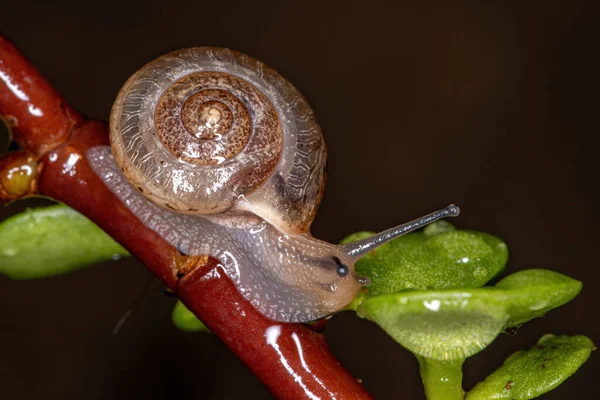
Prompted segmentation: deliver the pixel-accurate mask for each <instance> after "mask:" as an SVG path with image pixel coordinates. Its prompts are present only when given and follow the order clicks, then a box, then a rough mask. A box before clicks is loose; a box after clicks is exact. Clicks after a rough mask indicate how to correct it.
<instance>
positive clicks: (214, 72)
mask: <svg viewBox="0 0 600 400" xmlns="http://www.w3.org/2000/svg"><path fill="white" fill-rule="evenodd" d="M110 130H111V136H110V139H111V146H112V150H113V153H114V155H115V159H116V161H117V164H119V166H120V167H121V169H122V171H123V174H124V175H125V177H126V178H127V180H128V181H129V182H130V183H131V184H132V185H133V186H134V187H135V188H136V189H138V191H140V192H141V193H142V194H143V195H144V196H146V197H147V198H148V199H149V200H151V201H152V202H154V203H155V204H158V205H159V206H161V207H165V208H168V209H172V210H176V211H179V212H183V213H189V214H201V215H206V214H218V213H223V212H224V211H227V210H247V211H251V212H252V213H253V214H255V215H258V216H260V217H261V218H263V219H265V220H266V221H268V222H269V223H271V224H273V225H274V226H276V227H278V229H280V230H282V231H284V232H287V233H300V232H307V231H308V230H309V228H310V224H311V222H312V220H313V218H314V215H315V213H316V211H317V207H318V205H319V203H320V201H321V197H322V194H323V188H324V184H325V164H326V150H325V142H324V140H323V137H322V134H321V129H320V127H319V125H318V124H317V122H316V120H315V118H314V116H313V113H312V111H311V109H310V107H309V106H308V104H307V102H306V100H305V99H304V97H302V95H301V94H300V93H299V92H298V91H297V90H296V88H294V86H292V84H291V83H289V82H288V81H287V80H285V79H284V78H283V77H281V76H280V75H279V74H278V73H277V72H276V71H274V70H273V69H271V68H269V67H267V66H265V65H264V64H263V63H261V62H260V61H257V60H255V59H253V58H251V57H248V56H246V55H244V54H241V53H238V52H234V51H231V50H228V49H221V48H210V47H197V48H191V49H185V50H180V51H176V52H173V53H171V54H167V55H165V56H163V57H160V58H158V59H157V60H155V61H152V62H151V63H149V64H147V65H146V66H144V67H143V68H141V69H140V70H139V71H138V72H136V73H135V74H134V75H133V76H132V77H131V78H130V79H129V80H128V81H127V83H126V84H125V85H124V87H123V88H122V89H121V92H120V93H119V95H118V97H117V99H116V101H115V104H114V106H113V110H112V113H111V119H110Z"/></svg>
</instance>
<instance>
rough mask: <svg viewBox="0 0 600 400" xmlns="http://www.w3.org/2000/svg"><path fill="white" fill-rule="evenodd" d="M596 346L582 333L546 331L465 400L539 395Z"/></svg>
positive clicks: (516, 399) (520, 398)
mask: <svg viewBox="0 0 600 400" xmlns="http://www.w3.org/2000/svg"><path fill="white" fill-rule="evenodd" d="M593 350H595V347H594V344H593V343H592V341H591V340H590V339H588V338H586V337H585V336H554V335H545V336H543V337H542V338H541V339H540V340H539V341H538V344H537V346H535V347H533V348H531V349H529V350H526V351H519V352H516V353H514V354H513V355H511V356H510V357H509V358H508V359H507V360H506V361H505V362H504V364H503V365H502V366H501V367H500V368H498V369H497V370H496V371H495V372H494V373H492V374H491V375H490V376H488V377H487V378H486V379H485V380H484V381H482V382H479V383H478V384H477V385H476V386H475V387H474V388H473V390H471V391H470V392H469V393H468V394H467V397H466V400H484V399H507V400H511V399H514V400H526V399H533V398H535V397H538V396H540V395H542V394H544V393H546V392H548V391H550V390H552V389H554V388H555V387H557V386H558V385H560V384H561V383H562V382H563V381H564V380H565V379H567V378H568V377H569V376H571V375H572V374H573V373H574V372H575V371H577V369H578V368H579V367H581V365H583V363H585V361H586V360H587V359H588V358H589V356H590V354H591V352H592V351H593Z"/></svg>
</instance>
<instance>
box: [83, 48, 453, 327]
mask: <svg viewBox="0 0 600 400" xmlns="http://www.w3.org/2000/svg"><path fill="white" fill-rule="evenodd" d="M110 142H111V146H110V147H108V146H98V147H94V148H92V149H90V150H88V153H87V155H86V156H87V159H88V162H89V164H90V165H91V167H92V168H93V170H94V171H95V173H96V174H97V175H98V176H99V177H100V178H101V179H102V180H103V181H104V183H105V184H106V185H107V186H108V187H109V188H110V190H112V192H113V193H114V194H115V195H116V196H117V197H118V198H119V199H120V200H121V201H122V202H123V203H124V204H125V205H126V206H127V207H128V208H129V209H130V210H131V211H132V212H133V213H134V214H135V215H136V216H137V218H139V219H140V220H141V221H142V222H143V223H144V224H145V225H146V226H148V227H149V228H150V229H152V230H154V231H155V232H157V233H158V234H159V235H160V236H161V237H163V238H164V239H165V240H166V241H168V242H169V243H170V244H172V245H173V246H174V247H176V248H177V249H178V250H179V251H180V252H182V253H183V254H189V255H210V256H212V257H215V258H216V259H218V260H219V261H220V264H221V265H222V267H223V269H224V271H225V272H226V273H227V275H228V276H229V278H230V279H231V280H232V281H233V282H234V284H235V285H236V287H237V289H238V291H239V292H240V293H241V294H242V296H243V297H244V298H245V299H246V300H248V301H249V302H250V303H251V304H252V305H253V306H254V308H256V309H257V310H258V311H259V312H260V313H261V314H263V315H264V316H266V317H267V318H270V319H272V320H276V321H283V322H308V321H312V320H316V319H318V318H321V317H324V316H327V315H329V314H332V313H334V312H336V311H339V310H340V309H342V308H343V307H344V306H346V305H347V304H348V303H350V302H351V301H352V299H353V298H354V297H355V296H356V294H357V293H358V292H359V291H360V289H361V287H362V286H365V285H368V279H367V278H364V277H359V276H357V274H356V272H355V271H354V263H355V262H356V261H357V260H358V259H359V258H360V257H361V256H363V255H364V254H366V253H368V252H369V251H371V250H372V249H374V248H376V247H377V246H379V245H381V244H383V243H385V242H387V241H389V240H392V239H394V238H396V237H398V236H400V235H402V234H405V233H407V232H410V231H412V230H414V229H417V228H419V227H421V226H423V225H425V224H427V223H430V222H432V221H434V220H437V219H439V218H443V217H447V216H456V215H458V212H459V210H458V207H456V206H454V205H451V206H449V207H447V208H445V209H442V210H440V211H437V212H435V213H432V214H429V215H427V216H425V217H423V218H420V219H418V220H415V221H413V222H410V223H407V224H403V225H400V226H398V227H395V228H392V229H389V230H387V231H384V232H382V233H380V234H378V235H375V236H372V237H369V238H366V239H363V240H360V241H358V242H354V243H350V244H347V245H343V246H340V245H333V244H330V243H327V242H324V241H322V240H318V239H316V238H314V237H313V236H311V235H310V232H309V229H310V225H311V222H312V220H313V218H314V216H315V213H316V211H317V207H318V205H319V203H320V201H321V197H322V194H323V188H324V184H325V177H326V175H325V168H326V150H325V143H324V140H323V136H322V134H321V129H320V127H319V125H318V124H317V122H316V120H315V117H314V115H313V112H312V111H311V109H310V107H309V105H308V103H307V102H306V100H305V99H304V97H302V95H301V94H300V93H299V92H298V91H297V89H296V88H295V87H294V86H292V84H291V83H289V82H288V81H287V80H285V79H284V78H283V77H281V76H280V75H279V74H278V73H277V72H276V71H274V70H273V69H271V68H269V67H267V66H266V65H264V64H263V63H261V62H260V61H257V60H255V59H253V58H251V57H249V56H246V55H244V54H241V53H238V52H234V51H231V50H228V49H223V48H211V47H197V48H190V49H184V50H180V51H176V52H173V53H170V54H167V55H165V56H162V57H160V58H158V59H156V60H154V61H152V62H150V63H149V64H147V65H146V66H144V67H142V68H141V69H140V70H139V71H138V72H136V73H135V74H134V75H133V76H132V77H131V78H129V80H128V81H127V82H126V83H125V85H124V86H123V88H122V89H121V91H120V93H119V95H118V97H117V99H116V101H115V104H114V105H113V109H112V112H111V116H110Z"/></svg>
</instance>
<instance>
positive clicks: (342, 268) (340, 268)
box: [333, 257, 350, 278]
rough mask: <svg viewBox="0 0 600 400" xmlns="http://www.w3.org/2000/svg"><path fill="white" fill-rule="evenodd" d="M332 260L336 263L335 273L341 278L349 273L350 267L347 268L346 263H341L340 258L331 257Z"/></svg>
mask: <svg viewBox="0 0 600 400" xmlns="http://www.w3.org/2000/svg"><path fill="white" fill-rule="evenodd" d="M333 261H335V263H336V264H337V274H338V275H339V276H341V277H342V278H343V277H345V276H348V274H349V273H350V268H348V266H347V265H345V264H344V263H342V260H340V259H339V258H338V257H333Z"/></svg>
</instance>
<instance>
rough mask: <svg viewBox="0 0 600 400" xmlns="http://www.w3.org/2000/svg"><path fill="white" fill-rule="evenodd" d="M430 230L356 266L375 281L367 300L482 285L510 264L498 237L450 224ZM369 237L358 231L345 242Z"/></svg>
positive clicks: (388, 246)
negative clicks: (383, 296)
mask: <svg viewBox="0 0 600 400" xmlns="http://www.w3.org/2000/svg"><path fill="white" fill-rule="evenodd" d="M427 229H428V230H426V231H425V232H423V233H421V232H417V233H411V234H408V235H405V236H402V237H400V238H398V239H395V240H393V241H391V242H390V243H387V244H384V245H383V246H381V247H379V248H377V249H376V250H374V251H372V252H371V253H369V254H367V255H365V256H364V257H363V258H362V259H360V260H359V261H358V262H357V263H356V266H355V268H356V272H357V273H358V274H359V275H361V276H366V277H368V278H369V279H370V280H371V285H370V286H369V287H368V296H377V295H381V294H388V293H396V292H400V291H403V290H406V289H448V288H469V287H480V286H483V285H484V284H485V283H486V282H488V281H489V280H490V279H491V278H493V277H494V276H496V275H497V274H498V273H499V272H500V271H501V270H502V269H503V268H504V266H505V264H506V261H507V259H508V249H507V246H506V244H505V243H504V242H502V241H501V240H500V239H498V238H496V237H494V236H491V235H488V234H485V233H480V232H471V231H456V230H453V229H454V228H453V227H452V225H450V224H449V223H448V222H445V221H443V223H439V222H438V223H437V224H432V225H430V226H429V227H428V228H427ZM369 235H372V233H370V232H359V233H355V234H353V235H350V236H349V237H347V238H346V239H344V240H343V241H342V243H343V244H344V243H349V242H352V241H356V240H360V239H363V238H365V237H367V236H369Z"/></svg>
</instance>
